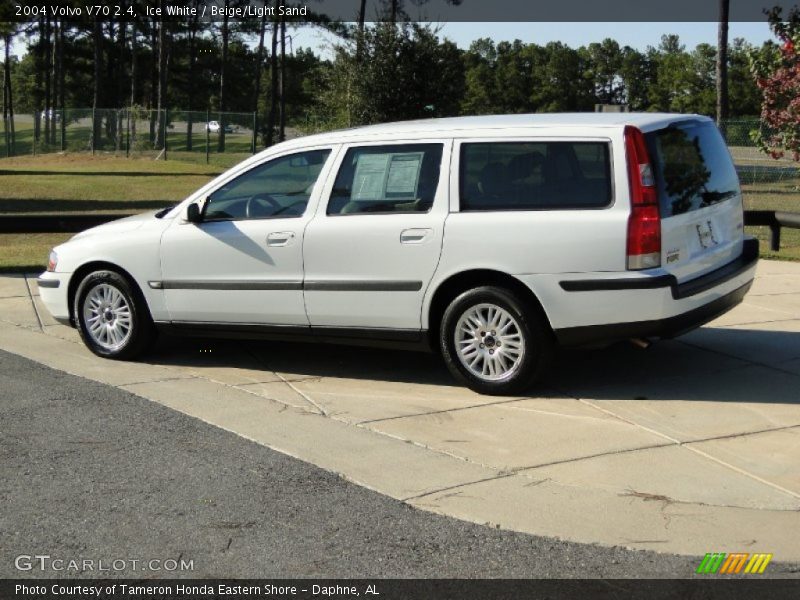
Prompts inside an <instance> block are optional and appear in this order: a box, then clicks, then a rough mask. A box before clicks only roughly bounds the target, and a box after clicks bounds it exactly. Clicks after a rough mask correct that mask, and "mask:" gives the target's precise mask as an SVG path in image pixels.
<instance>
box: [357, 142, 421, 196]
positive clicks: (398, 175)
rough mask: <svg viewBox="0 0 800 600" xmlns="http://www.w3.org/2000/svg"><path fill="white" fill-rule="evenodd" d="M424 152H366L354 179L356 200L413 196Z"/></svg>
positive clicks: (359, 160) (359, 158)
mask: <svg viewBox="0 0 800 600" xmlns="http://www.w3.org/2000/svg"><path fill="white" fill-rule="evenodd" d="M422 158H423V153H422V152H409V153H404V154H391V153H387V154H362V155H361V156H359V157H358V163H357V164H356V172H355V177H354V178H353V179H354V182H353V196H352V198H353V200H385V199H387V198H396V197H398V196H410V197H413V196H414V195H415V194H416V192H417V184H418V183H419V173H420V169H421V167H422Z"/></svg>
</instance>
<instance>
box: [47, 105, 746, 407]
mask: <svg viewBox="0 0 800 600" xmlns="http://www.w3.org/2000/svg"><path fill="white" fill-rule="evenodd" d="M757 257H758V244H757V242H756V241H755V240H753V239H746V238H745V236H744V221H743V210H742V195H741V191H740V188H739V181H738V179H737V175H736V171H735V169H734V167H733V164H732V161H731V158H730V155H729V153H728V150H727V148H726V146H725V143H724V141H723V139H722V137H721V135H720V134H719V132H718V130H717V129H716V127H715V125H714V123H713V122H712V121H711V120H710V119H708V118H706V117H701V116H697V115H676V114H655V113H648V114H636V113H618V114H609V113H597V114H595V113H585V114H538V115H509V116H487V117H462V118H453V119H438V120H426V121H411V122H404V123H392V124H386V125H376V126H371V127H363V128H359V129H351V130H347V131H337V132H331V133H326V134H321V135H313V136H308V137H304V138H298V139H295V140H292V141H289V142H285V143H282V144H278V145H276V146H273V147H272V148H269V149H268V150H265V151H264V152H262V153H260V154H258V155H256V156H254V157H252V158H250V159H248V160H246V161H245V162H243V163H241V164H240V165H238V166H236V167H234V168H232V169H231V170H229V171H227V172H226V173H224V174H222V175H220V176H219V177H217V178H216V179H215V180H213V181H212V182H210V183H209V184H208V185H206V186H204V187H203V188H201V189H200V190H198V191H197V192H196V193H194V194H192V195H191V196H190V197H189V198H187V199H186V200H184V201H183V202H181V203H180V204H179V205H178V206H176V207H174V208H171V209H165V210H162V211H159V212H151V213H146V214H143V215H139V216H135V217H131V218H127V219H122V220H119V221H115V222H112V223H108V224H106V225H102V226H100V227H96V228H94V229H90V230H88V231H85V232H83V233H80V234H78V235H77V236H75V237H74V238H72V239H71V240H70V241H68V242H66V243H65V244H62V245H60V246H58V247H56V248H55V249H54V250H53V252H52V254H51V257H50V262H49V265H48V268H47V271H46V272H45V273H43V274H42V275H41V276H40V278H39V289H40V294H41V298H42V300H43V301H44V303H45V304H46V306H47V307H48V309H49V310H50V312H51V313H52V314H53V316H54V317H55V318H56V319H58V320H59V321H61V322H63V323H70V324H72V325H73V326H75V327H77V328H78V330H79V331H80V333H81V336H82V338H83V340H84V341H85V343H86V345H87V346H88V347H89V348H90V349H91V350H92V351H93V352H94V353H96V354H98V355H100V356H105V357H108V358H116V359H129V358H133V357H135V356H137V355H138V354H140V353H141V352H143V351H144V350H145V349H146V348H147V347H148V345H149V344H150V343H151V342H152V340H153V339H154V337H155V334H156V332H157V331H158V330H164V331H170V332H176V333H184V334H189V335H192V334H200V335H209V334H214V335H220V336H238V337H248V338H264V339H273V340H284V339H298V340H303V339H305V340H309V341H324V342H344V343H356V344H366V345H383V346H385V345H390V346H398V347H403V348H417V349H426V350H433V351H436V352H439V353H441V355H442V356H443V357H444V359H445V362H446V363H447V365H448V367H449V368H450V370H451V372H452V373H453V374H454V375H455V376H456V377H458V378H459V379H460V380H461V381H463V382H465V383H466V384H467V385H468V386H469V387H471V388H473V389H475V390H477V391H479V392H483V393H490V394H505V393H518V392H520V391H522V390H524V389H525V388H526V387H527V386H529V385H530V384H531V383H533V382H534V381H536V379H537V378H539V377H540V376H541V375H542V374H543V373H545V372H546V370H547V366H548V364H549V361H550V359H551V358H552V357H553V354H554V349H555V347H556V346H557V345H559V344H560V345H564V346H579V345H596V344H605V343H609V342H614V341H617V340H626V339H634V340H636V341H638V342H639V343H642V342H643V341H645V340H649V339H651V338H664V337H672V336H675V335H679V334H680V333H682V332H685V331H687V330H690V329H692V328H695V327H698V326H700V325H702V324H703V323H705V322H707V321H709V320H711V319H713V318H715V317H717V316H718V315H720V314H722V313H724V312H726V311H727V310H729V309H730V308H732V307H733V306H735V305H736V304H738V303H739V302H741V300H742V298H743V297H744V295H745V293H746V292H747V291H748V289H749V288H750V286H751V284H752V281H753V277H754V272H755V265H756V260H757Z"/></svg>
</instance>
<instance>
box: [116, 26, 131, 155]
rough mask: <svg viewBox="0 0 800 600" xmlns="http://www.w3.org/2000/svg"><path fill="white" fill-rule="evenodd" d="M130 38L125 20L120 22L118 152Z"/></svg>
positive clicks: (117, 98)
mask: <svg viewBox="0 0 800 600" xmlns="http://www.w3.org/2000/svg"><path fill="white" fill-rule="evenodd" d="M127 37H128V23H127V22H126V21H125V20H121V21H120V22H119V29H118V30H117V89H116V93H115V96H116V97H115V103H114V107H115V108H116V109H118V110H117V111H116V115H117V124H116V126H115V128H114V129H115V131H116V134H117V137H116V142H117V144H116V146H117V151H119V150H122V138H123V135H122V110H121V109H122V106H123V105H124V104H125V69H124V68H123V66H124V65H123V60H124V58H125V50H126V48H127Z"/></svg>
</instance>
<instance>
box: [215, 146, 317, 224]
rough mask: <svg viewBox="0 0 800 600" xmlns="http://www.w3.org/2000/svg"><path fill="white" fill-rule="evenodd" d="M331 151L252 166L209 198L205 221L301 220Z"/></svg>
mask: <svg viewBox="0 0 800 600" xmlns="http://www.w3.org/2000/svg"><path fill="white" fill-rule="evenodd" d="M329 155H330V150H309V151H307V152H299V153H297V154H291V155H288V156H282V157H280V158H276V159H275V160H271V161H269V162H266V163H263V164H261V165H258V166H257V167H253V168H252V169H250V170H249V171H247V172H246V173H244V174H242V175H240V176H239V177H237V178H235V179H233V180H231V181H229V182H228V183H226V184H225V185H223V186H222V187H221V188H219V189H218V190H216V191H215V192H214V193H212V194H211V195H210V196H209V200H208V204H207V205H206V208H205V215H204V217H205V218H204V220H205V221H231V220H234V221H239V220H242V219H268V218H272V217H300V216H302V214H303V213H304V212H305V210H306V205H307V204H308V199H309V198H310V197H311V192H312V190H313V189H314V184H315V183H316V182H317V178H318V177H319V174H320V171H322V167H323V166H324V165H325V161H326V160H327V158H328V156H329Z"/></svg>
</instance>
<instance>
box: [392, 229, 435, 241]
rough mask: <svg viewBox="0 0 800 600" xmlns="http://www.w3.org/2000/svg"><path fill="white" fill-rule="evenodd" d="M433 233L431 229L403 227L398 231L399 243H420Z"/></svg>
mask: <svg viewBox="0 0 800 600" xmlns="http://www.w3.org/2000/svg"><path fill="white" fill-rule="evenodd" d="M431 233H433V229H404V230H403V231H401V232H400V243H401V244H421V243H422V242H424V241H425V239H426V238H427V237H428V236H429V235H430V234H431Z"/></svg>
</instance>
